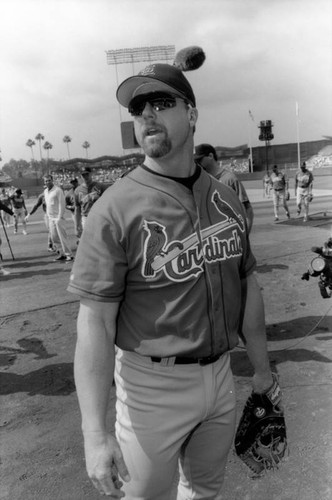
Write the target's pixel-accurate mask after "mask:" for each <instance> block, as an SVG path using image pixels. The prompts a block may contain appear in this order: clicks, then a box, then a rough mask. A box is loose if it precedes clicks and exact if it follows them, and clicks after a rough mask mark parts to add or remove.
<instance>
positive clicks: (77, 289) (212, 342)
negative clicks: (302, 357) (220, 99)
mask: <svg viewBox="0 0 332 500" xmlns="http://www.w3.org/2000/svg"><path fill="white" fill-rule="evenodd" d="M117 98H118V100H119V102H120V104H122V105H123V106H125V107H127V108H128V110H129V112H130V113H131V115H132V116H133V118H134V126H135V134H136V138H137V141H138V143H139V144H140V146H141V147H142V148H143V150H144V152H145V160H144V164H143V165H141V166H139V167H137V168H136V169H134V170H133V171H132V172H130V173H129V174H128V175H126V176H125V177H123V178H122V179H120V180H119V181H118V182H117V183H116V185H115V186H114V187H111V188H109V189H108V191H107V192H106V193H105V194H104V195H103V196H102V197H101V199H100V200H98V201H97V202H96V203H95V204H94V206H93V208H92V210H91V212H90V214H89V217H88V220H87V222H86V226H85V229H84V231H83V234H82V238H81V242H80V245H79V247H78V252H77V259H76V262H75V264H74V268H73V272H72V275H71V280H70V284H69V287H68V290H69V291H71V292H73V293H76V294H78V295H79V296H80V299H81V304H80V310H79V315H78V340H77V346H76V352H75V381H76V388H77V394H78V399H79V404H80V409H81V414H82V430H83V435H84V444H85V456H86V466H87V470H88V474H89V476H90V478H91V479H92V481H93V484H94V485H95V487H96V488H97V489H98V490H99V491H100V492H101V493H102V494H106V495H108V496H110V497H111V498H121V497H123V496H124V495H125V498H127V499H131V500H133V499H137V500H138V499H140V500H142V499H145V500H147V499H149V500H170V499H171V498H173V494H174V498H175V497H176V498H177V499H178V500H180V499H181V500H184V499H188V498H197V499H199V498H200V499H205V500H208V499H211V500H212V499H213V500H220V499H221V488H222V482H223V476H224V467H225V464H226V460H227V455H228V451H229V449H230V446H231V443H232V440H233V435H234V427H235V406H236V404H235V403H236V401H235V394H234V382H233V377H232V373H231V369H230V355H229V351H230V349H232V348H233V347H235V346H236V344H237V343H238V334H239V333H240V332H242V331H243V334H244V337H243V338H244V340H245V342H246V344H247V350H248V355H249V358H250V360H251V362H252V364H253V367H254V371H255V374H254V377H253V386H254V388H255V390H257V391H258V392H262V391H264V390H265V389H266V388H268V387H269V386H270V385H271V383H272V376H271V371H270V367H269V362H268V356H267V348H266V336H265V324H264V313H263V302H262V297H261V294H260V289H259V286H258V284H257V282H256V279H255V276H254V274H253V271H254V269H255V258H254V256H253V255H252V253H251V250H250V244H249V240H248V232H247V229H246V224H245V223H244V218H245V212H244V210H243V207H242V204H241V203H240V201H239V199H238V197H237V196H236V194H235V193H234V192H233V191H232V190H231V189H229V188H228V187H226V186H224V185H223V184H222V183H220V182H218V181H217V180H216V179H214V178H212V177H211V176H210V175H208V174H207V173H206V172H204V170H202V169H201V168H200V166H199V165H197V164H195V161H194V158H193V151H194V143H193V136H194V129H195V126H196V122H197V117H198V112H197V109H196V99H195V95H194V93H193V90H192V88H191V86H190V84H189V82H188V80H187V78H186V77H185V76H184V74H183V73H182V71H181V70H180V69H179V68H177V67H176V66H171V65H168V64H152V65H150V66H148V67H147V68H145V70H143V71H142V72H141V73H139V74H138V75H137V76H134V77H131V78H129V79H127V80H125V81H124V82H123V83H122V84H121V85H120V86H119V88H118V91H117ZM113 373H114V376H115V383H116V428H115V430H116V435H115V437H114V435H113V433H112V430H111V429H109V428H108V424H107V407H108V404H109V395H110V389H111V385H112V379H113ZM123 481H124V484H122V482H123Z"/></svg>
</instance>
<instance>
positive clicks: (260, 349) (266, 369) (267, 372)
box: [242, 274, 273, 392]
mask: <svg viewBox="0 0 332 500" xmlns="http://www.w3.org/2000/svg"><path fill="white" fill-rule="evenodd" d="M242 332H243V335H244V341H245V345H246V348H247V353H248V357H249V360H250V362H251V364H252V366H253V368H254V372H255V373H254V377H253V389H254V390H255V391H256V392H263V391H265V390H266V389H268V388H269V387H270V386H271V385H272V382H273V380H272V375H271V369H270V363H269V357H268V351H267V341H266V330H265V314H264V304H263V298H262V294H261V291H260V288H259V285H258V283H257V280H256V277H255V275H254V274H251V275H250V276H248V278H247V280H246V304H245V310H244V317H243V326H242Z"/></svg>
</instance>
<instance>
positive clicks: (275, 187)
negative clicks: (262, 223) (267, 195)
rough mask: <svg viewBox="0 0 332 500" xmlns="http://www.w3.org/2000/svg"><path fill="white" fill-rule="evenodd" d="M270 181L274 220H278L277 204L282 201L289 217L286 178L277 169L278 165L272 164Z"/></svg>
mask: <svg viewBox="0 0 332 500" xmlns="http://www.w3.org/2000/svg"><path fill="white" fill-rule="evenodd" d="M270 183H271V188H272V193H273V208H274V220H275V221H276V222H277V221H278V220H279V204H280V203H282V205H283V207H284V210H285V212H286V216H287V218H288V219H290V213H289V209H288V205H287V199H286V197H287V192H288V180H287V178H286V176H285V174H283V173H282V172H280V171H279V169H278V165H274V167H273V169H272V173H271V175H270Z"/></svg>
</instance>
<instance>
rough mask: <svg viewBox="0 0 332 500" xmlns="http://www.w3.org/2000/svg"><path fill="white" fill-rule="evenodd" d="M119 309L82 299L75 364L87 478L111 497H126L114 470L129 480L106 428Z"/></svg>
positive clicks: (111, 305) (115, 305) (116, 446)
mask: <svg viewBox="0 0 332 500" xmlns="http://www.w3.org/2000/svg"><path fill="white" fill-rule="evenodd" d="M118 308H119V305H118V303H104V302H96V301H92V300H87V299H82V300H81V305H80V310H79V315H78V320H77V333H78V337H77V344H76V351H75V363H74V375H75V383H76V389H77V396H78V400H79V405H80V409H81V415H82V430H83V435H84V445H85V457H86V467H87V471H88V475H89V477H90V478H91V480H92V482H93V483H94V485H95V487H96V488H97V489H98V491H100V492H104V493H106V494H110V493H111V494H112V495H111V496H112V498H121V496H123V493H122V492H121V491H120V489H119V487H120V483H117V480H115V479H114V470H112V467H115V469H116V470H117V472H118V473H119V474H120V476H121V477H122V478H123V479H125V480H128V479H129V478H128V471H127V469H126V466H125V463H124V461H123V458H122V454H121V450H120V447H119V445H118V443H117V441H116V440H115V438H114V437H113V436H112V435H111V434H110V433H109V431H108V430H107V428H106V414H107V407H108V402H109V396H110V390H111V386H112V381H113V372H114V358H115V354H114V339H115V332H116V317H117V313H118Z"/></svg>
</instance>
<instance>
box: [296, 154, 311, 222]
mask: <svg viewBox="0 0 332 500" xmlns="http://www.w3.org/2000/svg"><path fill="white" fill-rule="evenodd" d="M313 182H314V176H313V174H312V172H310V170H308V169H307V166H306V162H305V161H304V162H303V163H302V165H301V167H300V170H298V171H297V172H296V174H295V196H296V205H297V215H298V216H299V215H300V214H301V208H302V205H303V208H304V217H303V222H307V220H308V217H309V203H310V201H311V200H312V188H313Z"/></svg>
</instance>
